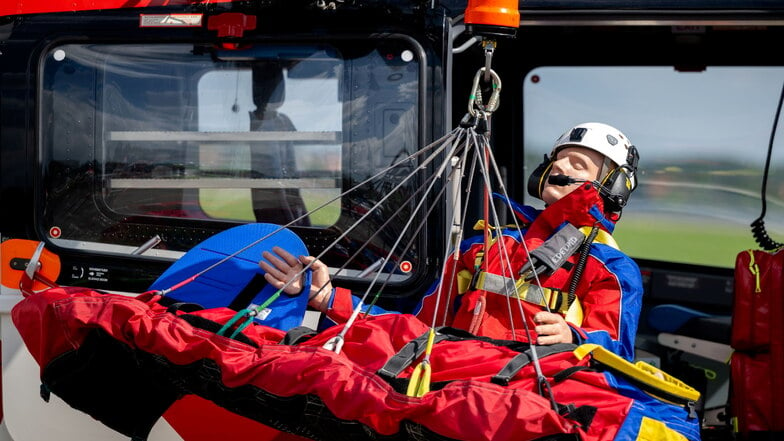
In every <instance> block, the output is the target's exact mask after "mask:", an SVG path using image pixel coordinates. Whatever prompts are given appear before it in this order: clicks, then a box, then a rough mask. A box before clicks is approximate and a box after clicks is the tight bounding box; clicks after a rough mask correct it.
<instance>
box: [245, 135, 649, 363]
mask: <svg viewBox="0 0 784 441" xmlns="http://www.w3.org/2000/svg"><path fill="white" fill-rule="evenodd" d="M637 161H638V154H637V150H636V148H635V147H634V146H633V145H632V144H631V142H630V141H629V139H628V138H627V137H626V136H625V135H624V134H623V133H621V132H620V131H619V130H618V129H616V128H614V127H611V126H609V125H606V124H601V123H584V124H580V125H577V126H575V127H573V128H571V129H569V130H568V131H566V132H565V133H564V134H563V135H561V136H560V137H559V138H558V139H557V140H556V142H555V145H554V146H553V149H552V152H551V153H550V155H549V156H545V159H544V161H543V162H542V164H540V165H539V167H537V169H536V170H535V171H534V172H533V173H532V174H531V177H530V178H529V181H528V191H529V193H530V194H531V195H533V196H535V197H537V198H540V199H542V200H543V201H544V202H545V208H544V210H538V209H535V208H533V207H529V206H521V205H519V204H511V205H512V207H513V211H514V213H515V215H516V216H517V218H518V219H519V220H520V223H521V224H522V225H523V232H524V243H523V242H521V241H520V237H519V233H518V230H517V229H504V230H503V234H502V236H501V237H502V240H501V241H500V243H501V244H503V248H502V247H501V246H498V243H499V241H494V244H491V245H490V246H485V244H484V240H483V239H484V238H483V236H482V235H480V236H478V237H477V238H473V239H466V240H465V241H463V243H462V244H461V246H460V251H459V254H458V260H457V262H456V266H454V268H453V265H445V267H446V271H445V274H444V276H443V277H442V279H441V280H442V282H441V283H446V282H447V281H450V282H451V283H447V284H446V285H444V287H443V289H442V292H441V295H442V299H452V301H451V302H450V305H448V306H447V305H446V303H447V302H446V300H441V301H440V302H436V296H437V295H438V294H439V288H438V286H437V284H436V285H435V286H434V287H433V288H432V289H431V290H430V291H429V292H428V293H427V294H426V295H425V297H424V298H423V299H422V301H421V302H420V304H419V306H418V307H417V309H416V311H413V313H414V314H415V315H416V316H417V317H418V318H420V319H421V320H422V321H424V322H425V323H428V324H430V323H432V322H433V314H434V312H435V313H436V317H437V318H438V320H437V321H436V323H437V324H438V325H440V324H446V325H449V326H452V327H456V328H461V329H465V330H468V331H469V332H471V333H474V334H476V335H480V336H486V337H491V338H496V339H505V340H520V341H528V340H529V337H528V335H532V337H531V339H533V340H535V341H536V343H538V344H540V345H551V344H555V343H576V344H582V343H596V344H600V345H602V346H604V347H606V348H607V349H609V350H611V351H613V352H615V353H616V354H618V355H620V356H622V357H624V358H626V359H628V360H632V359H633V358H634V342H635V334H636V332H637V326H638V321H639V314H640V309H641V306H642V294H643V288H642V280H641V275H640V270H639V268H638V266H637V264H636V263H635V262H634V261H633V260H632V259H631V258H630V257H628V256H626V255H625V254H623V253H622V252H621V251H619V250H618V249H617V245H616V244H615V242H614V240H613V239H612V236H611V233H612V231H613V229H614V227H615V223H616V222H617V221H618V220H619V218H620V214H621V210H622V209H623V207H624V206H625V205H626V202H627V201H628V198H629V196H630V195H631V192H632V191H633V190H634V188H635V187H636V184H637V181H636V179H637V177H636V171H637ZM575 243H576V246H575ZM274 251H275V253H276V254H277V256H276V255H275V254H273V253H270V252H265V254H264V257H265V258H266V259H267V260H268V261H269V262H271V263H272V264H268V263H266V262H264V261H262V262H261V263H260V265H261V266H262V269H264V270H265V271H266V274H265V277H266V279H267V281H268V282H269V283H271V284H272V285H273V286H276V287H278V288H280V287H282V286H283V285H284V284H285V282H287V281H288V280H290V279H291V278H293V277H296V275H297V274H300V271H301V270H302V268H303V266H304V265H309V264H310V265H311V269H312V270H313V271H312V277H313V279H312V284H311V292H310V299H309V305H310V306H311V307H313V308H315V309H318V310H320V311H322V312H323V313H325V315H326V317H327V318H328V319H329V320H331V321H333V322H335V323H345V322H346V321H347V320H348V318H349V317H350V316H351V313H352V311H353V309H354V306H355V305H356V304H357V302H358V301H359V299H358V298H357V297H356V296H353V295H352V293H351V292H350V291H349V290H347V289H345V288H341V287H333V286H332V284H331V281H330V276H329V272H328V268H327V266H326V265H325V264H324V263H323V262H320V261H318V260H316V259H315V258H314V257H312V256H299V257H298V258H297V257H295V256H292V255H291V254H289V253H287V252H286V251H284V250H281V249H279V248H278V249H274ZM529 253H530V256H532V257H530V259H529ZM450 260H451V259H450ZM554 262H555V263H554ZM510 263H511V268H512V269H513V270H514V271H512V270H510V269H508V268H509V267H510ZM526 263H528V265H526ZM477 268H478V270H477ZM521 270H522V271H521ZM521 272H522V273H521ZM511 274H515V279H516V283H517V287H515V282H512V279H511V278H510V276H511ZM510 282H511V283H510ZM322 286H323V287H324V288H323V289H320V288H321V287H322ZM449 287H451V289H452V291H451V292H447V291H448V290H449ZM539 287H541V288H539ZM301 289H302V284H301V283H297V282H293V283H291V284H289V286H288V287H287V288H286V292H288V293H289V294H296V293H298V292H299V291H301ZM515 296H516V297H519V298H523V299H525V300H526V301H522V302H519V303H520V305H521V307H518V306H517V303H518V302H510V300H511V299H510V297H515ZM542 298H544V299H547V300H541V299H542ZM543 303H548V307H545V306H544V304H543ZM437 304H438V305H439V306H438V308H439V310H438V311H435V308H436V305H437ZM382 313H389V311H385V310H383V309H381V308H379V307H376V306H374V307H372V308H371V310H370V314H371V315H377V314H382ZM442 317H445V320H442V319H441V318H442ZM521 317H525V318H526V320H528V322H527V323H523V321H522V318H521ZM526 325H527V326H526Z"/></svg>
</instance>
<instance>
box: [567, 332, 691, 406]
mask: <svg viewBox="0 0 784 441" xmlns="http://www.w3.org/2000/svg"><path fill="white" fill-rule="evenodd" d="M588 354H591V356H592V357H593V360H594V361H596V362H598V363H601V364H603V365H604V366H607V367H608V368H610V369H613V370H614V371H615V372H618V373H620V374H622V375H624V376H626V377H628V378H631V379H633V380H635V381H637V382H639V383H641V384H643V385H645V386H648V388H647V389H644V390H646V391H647V392H649V393H651V395H654V396H656V397H657V398H660V399H664V398H662V397H661V396H660V395H657V394H656V391H661V392H662V393H663V394H668V395H670V396H673V397H677V398H681V399H683V400H689V401H697V400H699V399H700V393H699V392H698V391H697V390H696V389H694V388H692V387H691V386H689V385H687V384H685V383H683V382H682V381H680V380H678V379H677V378H675V377H673V376H671V375H668V374H666V373H665V372H664V371H662V370H661V369H659V368H657V367H655V366H652V365H650V364H648V363H646V362H644V361H638V362H637V363H631V362H629V361H627V360H625V359H623V358H621V357H620V356H619V355H617V354H615V353H613V352H610V351H609V350H607V349H606V348H604V347H603V346H599V345H596V344H583V345H580V346H578V347H577V349H575V350H574V355H575V356H576V357H577V358H579V359H581V360H582V359H583V358H585V356H587V355H588ZM666 401H669V400H666Z"/></svg>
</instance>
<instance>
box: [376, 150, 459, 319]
mask: <svg viewBox="0 0 784 441" xmlns="http://www.w3.org/2000/svg"><path fill="white" fill-rule="evenodd" d="M468 150H469V149H468V148H467V147H466V148H464V149H463V152H462V158H461V159H459V160H458V163H459V164H463V163H465V160H466V157H467V155H468ZM455 170H460V167H457V166H455V167H453V168H452V169H451V170H450V175H449V176H447V178H446V181H452V182H453V183H454V177H455ZM450 177H451V178H450ZM460 179H461V177H460V175H458V178H457V179H456V180H457V181H460ZM447 188H448V187H447V185H446V183H445V185H443V186H441V189H440V190H439V191H438V194H436V197H435V198H434V200H436V201H437V200H439V199H441V196H443V194H444V193H445V192H446V190H447ZM457 196H458V195H457V194H455V195H454V199H453V200H452V202H453V205H454V204H455V203H456V199H457ZM435 207H436V204H430V207H428V209H427V212H426V213H425V214H424V215H423V217H422V221H421V222H419V224H418V225H417V228H416V229H415V230H414V231H413V233H412V234H411V238H410V239H409V240H408V242H407V243H406V246H405V248H404V249H403V250H402V251H401V253H400V255H401V256H405V255H406V253H407V252H408V250H409V248H411V246H412V245H413V243H414V240H415V238H416V237H417V235H418V234H419V232H420V231H421V230H422V228H423V227H424V226H425V225H426V224H427V218H428V217H429V215H430V213H431V212H432V211H433V209H435ZM453 217H454V213H453ZM445 243H447V244H448V241H447V242H445ZM446 248H447V249H449V246H448V245H447V247H446ZM391 279H392V273H391V272H390V273H388V274H387V277H386V279H385V280H384V283H383V284H382V285H381V287H379V289H378V291H377V292H376V295H375V296H374V297H373V301H372V302H371V303H370V304H369V305H368V312H369V311H370V307H372V306H373V305H374V304H375V303H376V301H377V300H378V298H379V296H380V294H381V292H382V291H383V290H384V288H385V287H386V286H387V283H389V281H390V280H391ZM450 286H451V285H450ZM437 302H438V299H437ZM435 311H438V304H436V309H435ZM368 312H366V313H365V317H367V315H368ZM433 317H434V318H435V317H436V314H435V313H434V314H433Z"/></svg>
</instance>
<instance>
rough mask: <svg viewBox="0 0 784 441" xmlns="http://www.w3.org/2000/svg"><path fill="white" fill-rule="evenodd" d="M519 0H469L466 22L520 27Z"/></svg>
mask: <svg viewBox="0 0 784 441" xmlns="http://www.w3.org/2000/svg"><path fill="white" fill-rule="evenodd" d="M517 7H518V2H517V0H469V1H468V6H467V7H466V10H465V19H464V21H465V23H466V24H478V25H488V26H503V27H508V28H515V29H516V28H518V27H519V26H520V11H519V10H518V9H517Z"/></svg>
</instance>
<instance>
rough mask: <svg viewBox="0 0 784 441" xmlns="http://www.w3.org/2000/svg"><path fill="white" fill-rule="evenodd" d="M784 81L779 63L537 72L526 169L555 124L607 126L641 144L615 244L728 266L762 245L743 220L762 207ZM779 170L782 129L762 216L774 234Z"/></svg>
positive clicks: (528, 84)
mask: <svg viewBox="0 0 784 441" xmlns="http://www.w3.org/2000/svg"><path fill="white" fill-rule="evenodd" d="M782 78H784V68H780V67H740V66H736V67H726V66H725V67H716V66H709V67H708V68H707V69H705V70H703V71H700V72H678V71H676V70H674V69H672V67H640V66H630V67H617V66H613V67H580V68H575V67H571V68H569V67H541V68H538V69H535V70H533V71H531V72H529V74H528V75H527V76H526V78H525V84H524V96H525V103H524V105H525V110H526V111H525V112H524V115H525V116H524V121H523V124H524V128H525V135H524V137H525V139H524V140H523V142H524V145H525V146H526V164H527V166H528V167H529V170H527V172H526V176H527V174H528V173H530V171H531V170H532V167H534V166H535V165H536V164H539V162H541V158H542V154H543V153H549V151H550V148H551V147H552V142H553V140H554V139H555V136H557V135H558V134H560V131H563V130H565V129H566V128H568V127H570V126H573V125H575V124H578V123H581V122H588V121H597V122H604V123H608V124H611V125H613V126H615V127H617V128H619V129H620V130H621V131H623V132H624V133H625V134H626V135H627V136H628V137H629V138H630V139H631V140H632V142H633V143H634V144H635V145H636V146H637V148H638V150H639V152H640V169H639V174H638V182H639V185H638V187H637V189H636V190H635V191H634V194H633V195H632V197H631V199H630V200H629V204H628V205H627V206H626V208H625V209H624V210H623V214H622V219H621V221H620V222H619V223H618V226H617V228H616V230H615V237H616V239H617V240H618V242H619V245H620V246H621V248H622V249H623V250H624V251H626V252H627V253H629V254H630V255H632V256H633V257H635V258H642V259H651V260H663V261H670V262H679V263H685V264H698V265H709V266H717V267H726V268H731V267H733V266H734V262H735V256H736V255H737V253H738V250H741V249H748V248H757V247H758V246H757V245H756V244H755V241H754V237H753V235H752V233H751V228H750V224H751V223H752V222H753V221H754V220H755V219H757V218H759V216H760V213H761V207H762V206H761V199H760V194H761V187H762V182H763V173H764V169H765V161H766V154H767V151H768V144H769V141H770V134H771V130H772V128H773V124H774V118H775V115H776V107H777V105H778V99H779V95H780V93H781V89H782ZM533 109H535V111H533ZM779 127H781V124H779ZM779 135H780V134H779ZM532 164H533V165H532ZM782 167H784V140H782V137H781V136H777V137H776V138H775V144H774V147H773V156H772V158H771V166H770V173H769V176H768V182H767V195H766V196H767V197H766V199H767V213H766V216H765V222H766V227H767V229H768V232H769V233H771V235H772V236H774V237H775V236H776V235H777V234H778V235H784V175H782V172H781V170H782ZM526 197H527V198H528V202H529V203H532V204H534V205H536V204H540V205H541V201H537V200H535V199H533V198H531V197H530V196H528V195H526Z"/></svg>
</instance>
